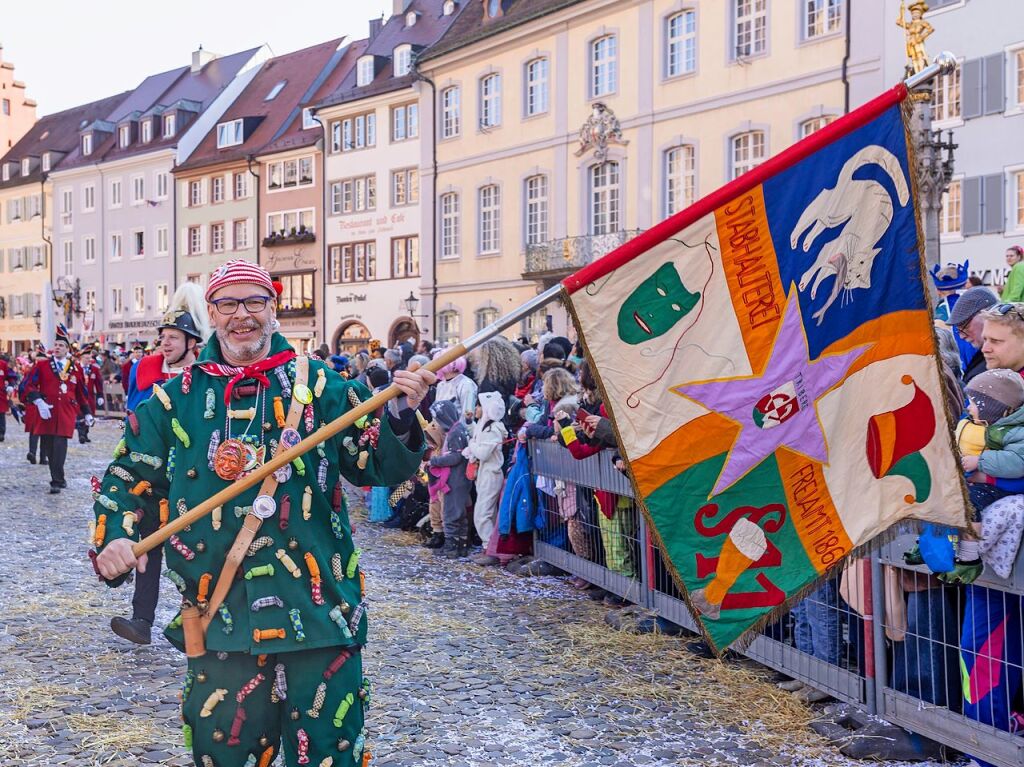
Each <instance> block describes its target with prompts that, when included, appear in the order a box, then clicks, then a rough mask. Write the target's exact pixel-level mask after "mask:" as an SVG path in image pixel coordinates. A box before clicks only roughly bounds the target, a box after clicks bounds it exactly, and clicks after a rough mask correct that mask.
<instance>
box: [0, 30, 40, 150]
mask: <svg viewBox="0 0 1024 767" xmlns="http://www.w3.org/2000/svg"><path fill="white" fill-rule="evenodd" d="M35 121H36V102H35V100H34V99H30V98H29V97H28V96H27V95H26V94H25V83H23V82H21V81H20V80H15V79H14V64H13V63H11V62H10V61H4V47H3V45H0V156H2V155H4V154H6V153H7V151H8V150H9V149H11V148H12V147H13V146H14V145H15V144H17V143H18V141H19V140H20V139H21V137H22V136H24V135H25V134H26V133H28V130H29V128H31V127H32V124H33V123H35Z"/></svg>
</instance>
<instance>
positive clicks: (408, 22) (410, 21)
mask: <svg viewBox="0 0 1024 767" xmlns="http://www.w3.org/2000/svg"><path fill="white" fill-rule="evenodd" d="M418 18H419V14H418V13H416V11H409V12H408V13H407V14H405V26H407V27H411V26H413V25H414V24H415V23H416V19H418Z"/></svg>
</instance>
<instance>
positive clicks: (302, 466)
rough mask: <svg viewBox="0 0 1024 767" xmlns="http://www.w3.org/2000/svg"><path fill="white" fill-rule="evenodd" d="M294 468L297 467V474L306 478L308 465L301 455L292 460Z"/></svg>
mask: <svg viewBox="0 0 1024 767" xmlns="http://www.w3.org/2000/svg"><path fill="white" fill-rule="evenodd" d="M292 466H294V467H295V473H296V474H298V475H299V476H300V477H304V476H306V463H305V462H304V461H303V460H302V456H301V455H300V456H297V457H296V458H293V459H292Z"/></svg>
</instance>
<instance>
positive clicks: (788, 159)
mask: <svg viewBox="0 0 1024 767" xmlns="http://www.w3.org/2000/svg"><path fill="white" fill-rule="evenodd" d="M907 92H908V91H907V86H906V85H904V84H903V83H899V84H897V85H895V86H893V87H892V88H890V89H889V90H887V91H885V92H884V93H882V94H880V95H879V96H876V97H875V98H873V99H872V100H871V101H869V102H867V103H866V104H863V105H862V106H860V107H858V108H857V109H855V110H853V111H852V112H850V113H849V114H846V115H843V116H842V117H840V118H839V119H838V120H835V121H833V122H831V123H829V124H828V125H826V126H825V127H824V128H822V129H821V130H818V131H815V132H814V133H812V134H811V135H810V136H808V137H807V138H805V139H802V140H800V141H798V142H796V143H795V144H793V145H792V146H790V147H789V148H787V149H785V150H783V151H782V152H780V153H779V154H777V155H774V156H773V157H771V158H769V159H768V160H766V161H765V162H763V163H761V164H760V165H758V166H757V167H756V168H754V169H753V170H751V171H748V172H747V173H744V174H743V175H742V176H740V177H739V178H736V179H733V180H732V181H730V182H729V183H727V184H726V185H725V186H721V187H719V188H718V189H716V190H715V191H714V192H711V194H708V195H706V196H704V197H702V198H701V199H699V200H697V202H695V203H694V204H693V205H690V206H689V207H688V208H684V209H683V210H681V211H679V212H678V213H676V214H675V215H674V216H670V217H669V218H667V219H665V220H664V221H662V222H661V223H659V224H656V225H655V226H653V227H651V228H650V229H648V230H647V231H646V232H644V233H643V234H639V235H637V236H636V237H634V238H633V239H632V240H630V241H629V242H626V243H623V244H622V245H620V246H619V247H617V248H616V249H615V250H613V251H612V252H611V253H609V254H608V255H606V256H603V257H602V258H599V259H598V260H597V261H594V262H592V263H590V264H587V265H586V266H584V267H583V268H582V269H580V270H579V271H577V272H574V273H573V274H570V275H569V276H568V277H566V278H565V279H564V280H562V286H563V287H564V288H565V291H566V293H568V294H570V295H572V294H573V293H575V292H576V291H577V290H579V289H580V288H582V287H584V286H586V285H589V284H590V283H592V282H594V281H595V280H599V279H601V278H602V277H604V276H605V275H606V274H608V273H610V272H613V271H615V270H616V269H618V268H619V267H620V266H623V265H624V264H627V263H629V262H630V261H632V260H633V259H634V258H636V257H637V256H639V255H640V254H641V253H645V252H646V251H648V250H650V249H651V248H653V247H655V246H656V245H660V244H661V243H662V242H664V241H665V240H667V239H669V238H670V237H672V236H673V235H675V234H678V233H679V232H681V231H682V230H683V229H685V228H686V227H688V226H690V225H691V224H693V223H695V222H697V221H699V220H700V219H702V218H704V216H706V215H708V214H709V213H711V212H713V211H715V210H717V209H718V208H720V207H721V206H722V205H724V204H726V203H727V202H729V201H730V200H732V199H734V198H736V197H739V196H740V195H742V194H745V193H746V192H749V191H750V190H751V189H753V188H754V187H755V186H757V185H758V184H763V183H764V182H765V181H767V180H768V179H770V178H771V177H773V176H775V175H777V174H778V173H781V172H782V171H784V170H786V169H787V168H789V167H791V166H793V165H795V164H796V163H798V162H800V161H801V160H803V159H804V158H806V157H808V156H810V155H812V154H814V153H815V152H817V151H818V150H819V149H822V148H823V147H825V146H828V145H829V144H831V143H833V142H835V141H838V140H839V139H841V138H843V137H844V136H846V135H847V134H849V133H852V132H853V131H855V130H856V129H857V128H860V127H861V126H863V125H866V124H867V123H869V122H871V121H872V120H874V119H875V118H876V117H878V116H879V115H881V114H882V113H883V112H885V110H887V109H889V108H890V107H892V106H894V105H895V104H899V103H900V102H901V101H903V100H904V99H905V98H906V97H907Z"/></svg>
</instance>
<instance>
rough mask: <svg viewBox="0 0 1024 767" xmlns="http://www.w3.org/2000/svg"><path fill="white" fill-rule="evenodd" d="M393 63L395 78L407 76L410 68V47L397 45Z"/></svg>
mask: <svg viewBox="0 0 1024 767" xmlns="http://www.w3.org/2000/svg"><path fill="white" fill-rule="evenodd" d="M394 62H395V77H403V76H404V75H407V74H409V69H410V68H411V67H412V46H411V45H399V46H398V47H397V48H395V53H394Z"/></svg>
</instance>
